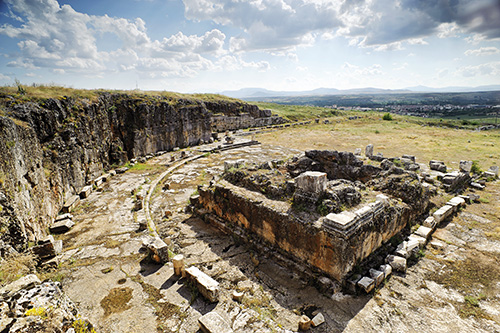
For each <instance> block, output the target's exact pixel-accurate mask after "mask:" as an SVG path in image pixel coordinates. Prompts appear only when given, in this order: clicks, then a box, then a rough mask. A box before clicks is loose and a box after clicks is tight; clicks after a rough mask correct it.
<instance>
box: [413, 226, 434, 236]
mask: <svg viewBox="0 0 500 333" xmlns="http://www.w3.org/2000/svg"><path fill="white" fill-rule="evenodd" d="M431 233H432V229H431V228H427V227H424V226H420V227H419V228H418V229H417V231H415V235H417V236H420V237H423V238H425V239H429V237H430V235H431Z"/></svg>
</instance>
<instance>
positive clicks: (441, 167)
mask: <svg viewBox="0 0 500 333" xmlns="http://www.w3.org/2000/svg"><path fill="white" fill-rule="evenodd" d="M429 167H430V168H431V170H436V171H439V172H446V165H445V164H444V162H441V161H435V160H431V161H430V162H429Z"/></svg>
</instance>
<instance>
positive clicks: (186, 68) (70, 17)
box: [0, 0, 227, 77]
mask: <svg viewBox="0 0 500 333" xmlns="http://www.w3.org/2000/svg"><path fill="white" fill-rule="evenodd" d="M6 3H7V5H8V6H9V10H11V11H12V12H13V13H16V14H17V15H18V16H19V17H20V18H21V20H23V24H21V25H19V26H14V25H10V24H4V25H2V26H0V34H3V35H6V36H8V37H11V38H17V39H19V40H20V41H19V43H18V47H19V51H20V55H21V56H20V57H18V59H16V60H13V61H11V62H9V63H8V66H10V67H22V68H26V69H38V68H49V69H52V70H53V71H54V73H61V74H62V73H66V72H82V73H85V74H88V75H92V76H94V77H95V76H96V75H97V76H99V75H102V73H104V72H106V71H129V70H136V71H143V72H144V73H146V75H150V76H155V75H159V76H162V77H169V76H193V75H196V73H197V72H198V71H203V70H210V69H212V68H214V64H213V63H212V60H209V56H212V57H219V56H221V55H223V54H224V53H225V52H227V51H226V50H225V49H224V44H225V39H226V36H225V35H224V33H222V32H221V31H220V30H217V29H213V30H211V31H207V32H206V33H204V34H202V35H199V36H198V35H189V36H188V35H184V34H183V33H182V32H179V33H177V34H175V35H172V36H169V37H166V38H164V39H163V40H151V38H150V37H149V36H148V33H147V29H146V23H145V22H144V20H142V19H141V18H136V19H134V20H128V19H124V18H115V17H110V16H108V15H104V16H96V15H87V14H84V13H79V12H77V11H75V10H74V9H73V8H72V7H71V6H70V5H62V6H61V5H59V3H58V2H57V1H56V0H38V1H30V0H7V1H6ZM12 15H14V14H12ZM105 34H111V35H113V36H114V37H115V39H116V40H118V41H120V42H121V45H120V46H119V47H118V48H116V49H114V50H107V51H103V50H100V49H99V48H98V46H97V45H98V43H97V40H98V39H99V38H101V37H102V36H104V35H105ZM154 71H158V73H154V74H152V72H154Z"/></svg>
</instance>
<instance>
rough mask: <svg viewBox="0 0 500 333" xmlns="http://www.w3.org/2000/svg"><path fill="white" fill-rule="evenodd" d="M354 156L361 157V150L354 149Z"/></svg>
mask: <svg viewBox="0 0 500 333" xmlns="http://www.w3.org/2000/svg"><path fill="white" fill-rule="evenodd" d="M354 155H356V156H361V148H356V149H354Z"/></svg>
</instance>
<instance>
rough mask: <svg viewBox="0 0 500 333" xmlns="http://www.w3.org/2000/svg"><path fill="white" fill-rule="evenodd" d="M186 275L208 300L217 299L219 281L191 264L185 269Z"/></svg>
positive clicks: (214, 300) (213, 300)
mask: <svg viewBox="0 0 500 333" xmlns="http://www.w3.org/2000/svg"><path fill="white" fill-rule="evenodd" d="M185 272H186V277H187V278H188V279H189V280H191V281H192V282H193V283H195V284H196V287H197V288H198V290H199V291H200V293H201V294H202V295H203V296H204V297H205V298H206V299H207V300H208V301H209V302H217V301H218V300H219V283H218V282H217V281H215V280H214V279H212V278H211V277H210V276H208V275H207V274H205V273H203V272H202V271H200V270H199V269H198V267H195V266H192V267H189V268H187V269H186V270H185Z"/></svg>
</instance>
